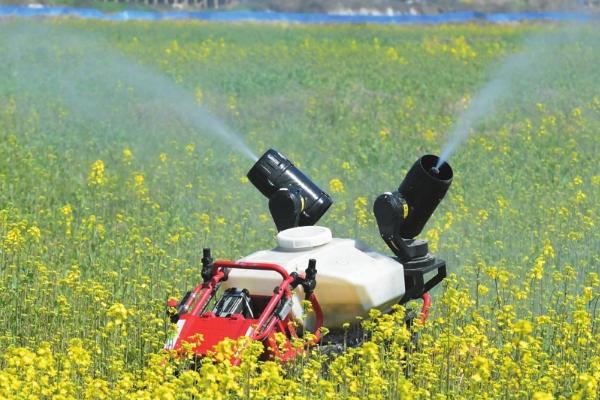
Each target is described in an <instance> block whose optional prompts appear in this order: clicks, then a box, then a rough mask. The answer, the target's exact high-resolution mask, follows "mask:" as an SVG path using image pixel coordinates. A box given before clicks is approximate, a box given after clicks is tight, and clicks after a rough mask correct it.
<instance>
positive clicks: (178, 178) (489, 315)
mask: <svg viewBox="0 0 600 400" xmlns="http://www.w3.org/2000/svg"><path fill="white" fill-rule="evenodd" d="M540 32H545V34H547V35H550V37H552V35H555V34H558V36H559V37H563V36H564V35H563V32H561V31H557V28H556V27H555V26H550V25H549V26H543V25H510V26H488V25H453V26H435V27H424V26H416V27H392V26H390V27H379V26H352V27H350V26H335V27H330V26H314V27H313V26H310V27H308V26H297V25H293V26H290V25H285V24H275V25H256V24H230V25H219V24H210V23H196V22H194V23H192V22H168V23H167V22H165V23H163V22H161V23H141V22H140V23H138V22H135V23H126V24H125V23H109V22H83V21H79V20H44V21H43V22H41V23H40V21H21V20H3V21H2V22H1V24H0V54H2V57H3V58H4V59H3V62H2V63H0V106H1V108H0V110H1V114H0V138H1V140H2V145H1V146H0V238H1V239H2V242H1V243H2V247H1V249H2V253H1V254H0V262H1V263H2V267H1V268H0V289H1V290H0V303H1V304H3V305H4V308H3V310H4V311H2V312H0V345H1V346H2V347H3V348H7V347H9V346H25V347H28V348H37V347H38V346H41V345H42V343H49V346H50V348H51V349H53V351H55V352H56V353H57V354H61V353H65V354H66V352H67V351H71V350H68V349H69V348H71V347H72V343H71V344H69V343H70V342H69V340H70V339H73V338H79V339H82V340H83V342H82V343H83V346H84V347H85V348H86V349H88V350H89V351H90V354H92V358H91V361H90V363H91V366H90V367H89V368H90V371H94V372H93V374H94V376H97V377H100V378H102V379H107V380H108V381H109V382H117V381H118V380H119V379H121V378H120V376H121V375H120V374H121V373H122V371H123V370H125V371H129V372H131V373H133V374H134V376H136V377H137V376H142V375H143V372H142V371H143V369H142V368H144V366H146V365H147V362H148V357H149V354H153V353H155V352H157V351H158V350H159V349H160V348H161V347H162V343H163V341H164V338H165V336H166V334H167V331H168V329H169V327H168V324H167V321H166V320H165V318H164V316H163V315H164V314H163V312H164V306H163V304H164V301H165V299H166V298H167V296H170V295H180V294H181V293H182V292H183V291H184V290H185V289H186V288H189V287H191V286H192V285H193V284H195V283H196V282H197V281H198V279H199V259H200V257H201V248H202V247H203V246H210V247H212V248H213V249H214V252H215V254H216V256H218V257H224V258H232V259H234V258H237V257H240V256H242V255H244V254H247V253H249V252H252V251H254V250H256V249H260V248H265V247H271V246H272V245H273V235H274V234H275V230H274V227H273V224H272V222H271V221H270V217H269V216H268V211H267V204H266V200H265V199H264V198H262V197H261V195H260V194H259V193H258V192H257V191H256V190H255V189H254V188H253V187H252V186H251V185H250V184H249V183H248V182H247V181H246V180H245V179H244V175H245V173H246V171H247V170H248V169H249V168H250V166H251V165H252V161H251V160H250V159H247V158H246V157H244V156H242V155H241V154H240V153H238V152H236V151H233V150H232V146H231V145H230V144H228V143H226V142H223V141H222V140H220V139H218V138H217V137H215V136H214V134H213V133H214V125H213V124H208V125H206V124H204V123H203V121H205V119H204V117H203V116H204V115H205V114H203V111H201V110H200V109H199V108H196V104H197V103H198V104H199V105H202V106H203V107H205V109H209V110H211V112H213V113H214V114H215V115H217V116H218V118H220V119H221V120H222V121H224V122H225V123H226V124H227V125H228V126H229V127H230V129H231V130H232V131H235V132H237V134H236V135H238V136H239V137H242V138H243V139H244V140H245V142H246V143H248V146H249V147H250V148H251V150H252V151H254V152H255V153H256V154H260V153H262V152H263V151H264V150H266V149H267V148H269V147H273V148H276V149H278V150H280V151H281V152H282V153H283V154H285V155H287V156H288V157H290V159H291V160H293V161H294V162H295V163H296V164H297V165H298V166H299V167H300V168H301V169H302V170H303V171H305V172H306V173H307V174H308V175H309V176H311V177H312V178H313V180H314V181H315V182H316V183H317V184H319V185H320V186H321V187H323V188H324V189H326V190H330V191H332V195H333V197H334V199H335V201H336V203H335V204H334V206H333V207H332V209H331V210H330V211H329V212H328V214H327V215H326V216H325V217H324V218H323V219H322V220H321V221H320V224H323V225H326V226H329V227H331V228H332V230H333V232H334V235H336V236H340V237H359V238H361V239H363V240H364V241H366V242H368V243H369V244H371V245H373V246H374V247H376V248H377V249H379V250H381V251H384V252H386V253H387V252H388V251H387V250H386V249H385V246H384V244H383V243H382V242H381V241H380V239H379V238H378V233H377V229H376V226H375V221H374V219H373V217H372V216H371V211H370V208H371V204H372V201H373V199H374V198H375V197H376V196H377V195H378V194H379V193H382V192H384V191H387V190H392V189H394V188H396V187H397V185H398V184H399V182H400V181H401V179H402V177H403V174H404V172H405V171H406V170H407V169H408V168H409V167H410V165H411V164H412V163H413V162H414V161H415V160H416V159H417V158H418V157H419V156H420V155H422V154H424V153H439V152H440V151H441V148H442V147H443V144H444V142H445V136H446V133H447V132H448V131H449V130H450V128H451V126H452V124H453V122H454V121H455V120H456V118H457V116H458V115H459V114H460V111H461V110H463V109H464V108H465V107H466V104H468V99H469V98H470V97H472V96H473V94H474V93H475V92H476V91H477V89H478V87H480V86H481V85H482V84H483V83H484V82H486V80H487V79H489V78H490V77H491V75H493V71H494V66H495V65H498V63H500V62H501V61H500V60H502V59H503V57H504V56H506V55H507V54H510V53H514V52H516V51H518V50H519V49H521V48H523V47H524V46H525V42H526V40H527V38H528V37H530V36H531V35H535V34H539V33H540ZM573 35H575V36H574V41H568V40H567V41H562V42H561V41H558V42H557V43H555V44H553V45H552V46H550V45H549V46H548V51H549V52H550V53H551V54H550V56H552V57H554V55H555V54H561V57H560V59H559V60H558V61H556V62H555V64H544V65H535V68H536V69H535V71H534V73H533V74H531V73H529V74H524V75H523V76H520V79H519V81H518V83H519V84H518V85H517V88H516V89H515V92H514V93H515V94H514V95H512V96H509V97H508V98H507V99H505V100H504V101H503V103H502V106H501V107H499V108H497V109H494V110H493V112H492V113H490V115H489V116H488V118H486V119H485V121H483V122H482V124H480V125H477V127H476V129H475V131H474V132H473V134H472V135H471V137H470V138H469V140H468V141H467V142H466V143H465V144H464V145H463V146H462V147H461V148H460V149H459V151H458V152H457V154H455V155H454V156H453V158H452V159H451V164H452V166H453V168H454V170H455V174H456V175H455V182H454V184H453V186H452V187H451V189H450V193H449V195H448V197H447V199H446V200H445V201H444V202H443V203H442V204H441V205H440V207H439V208H438V210H437V211H436V214H434V216H433V217H432V220H431V221H430V223H429V224H428V226H427V228H426V232H424V236H425V237H427V238H429V239H430V243H431V246H432V249H433V250H434V251H435V252H436V254H437V255H439V256H441V257H442V258H444V259H446V260H447V261H448V266H449V270H450V272H452V273H455V274H456V277H455V278H454V280H452V282H454V284H453V285H454V286H452V285H451V286H450V288H448V287H447V288H446V289H445V290H443V291H442V290H439V291H437V292H436V294H437V295H438V296H441V295H442V294H444V296H445V297H444V298H445V300H444V301H443V302H441V303H440V305H439V306H438V307H437V308H435V309H434V317H435V318H440V319H441V321H442V322H439V324H441V325H433V328H430V329H431V332H430V334H431V335H432V338H434V339H433V340H435V338H438V337H440V336H439V335H441V334H442V333H443V332H450V331H452V332H454V333H455V334H456V335H457V337H461V335H462V333H460V332H456V331H453V330H446V329H447V326H445V325H444V323H445V322H443V321H444V319H445V318H446V319H448V318H451V319H452V323H453V325H452V329H459V330H460V329H463V328H464V326H465V324H470V323H472V321H479V320H478V319H477V318H475V317H473V315H475V314H468V315H467V314H465V315H462V316H461V317H460V319H459V318H458V317H457V318H456V319H454V317H452V315H453V314H452V313H453V312H454V311H452V309H451V305H450V303H451V302H452V301H455V300H456V299H458V298H462V297H460V296H458V295H457V296H456V298H455V299H452V293H455V292H452V291H453V290H454V291H456V290H461V291H464V293H465V296H472V299H473V302H472V303H471V302H467V303H464V304H459V305H457V307H464V309H465V310H470V311H469V313H471V312H473V313H476V314H477V315H479V316H480V317H478V318H483V319H484V320H488V321H490V325H489V326H488V327H487V328H486V329H489V330H486V331H485V333H484V334H483V335H484V337H486V338H487V339H486V340H489V341H490V342H491V343H497V344H498V346H501V344H502V343H503V340H504V339H503V338H505V336H503V335H504V333H503V332H504V331H503V329H504V328H505V327H506V326H507V325H506V318H509V317H506V315H505V313H507V312H508V311H506V310H507V309H506V307H510V315H511V317H510V318H513V319H515V318H516V319H524V320H528V321H529V320H531V321H534V320H535V318H537V317H539V316H546V315H550V316H553V318H556V319H557V321H558V320H564V321H572V315H573V314H572V313H573V312H574V311H573V310H579V308H577V307H579V306H580V304H579V303H578V302H577V301H575V300H576V299H577V298H579V297H578V296H583V295H582V291H583V288H584V287H590V288H592V287H595V285H597V282H596V284H594V282H595V281H594V275H593V274H597V273H598V272H600V270H599V268H600V267H599V266H600V260H599V259H598V249H599V248H600V236H599V234H598V230H597V226H598V224H599V223H600V221H599V220H598V211H599V210H598V202H597V200H596V199H597V198H598V196H599V195H600V193H599V192H600V177H599V175H598V168H597V157H596V156H597V154H598V150H599V140H598V136H597V132H598V128H599V127H600V118H599V117H600V99H599V98H598V97H597V90H596V89H597V83H596V82H598V81H599V80H598V79H597V78H598V76H597V74H598V71H597V68H595V67H594V66H595V65H597V62H598V57H599V56H598V54H599V53H598V52H597V51H596V46H597V45H596V43H598V41H597V38H598V35H597V32H596V30H595V29H594V28H593V27H581V28H577V32H576V33H574V34H573ZM554 59H555V57H554ZM552 65H554V66H552ZM182 110H183V113H182V112H181V111H182ZM196 111H197V112H198V115H199V120H200V122H198V121H197V120H188V119H186V117H185V115H188V114H194V115H195V113H196ZM99 160H100V161H101V163H100V164H101V165H102V168H101V167H100V164H99V163H98V161H99ZM333 180H339V181H341V183H342V187H343V188H342V189H341V190H335V189H336V188H339V185H336V184H332V181H333ZM36 229H38V230H39V231H36ZM540 260H541V261H540ZM442 292H443V293H442ZM461 293H462V292H461ZM448 298H450V300H448ZM594 301H596V302H597V297H593V299H592V298H590V299H587V302H585V304H584V306H582V307H583V309H584V310H585V311H584V312H585V313H588V314H586V315H589V316H590V318H591V320H592V321H597V318H598V317H597V316H596V314H595V305H594V304H595V303H594ZM115 305H123V307H125V309H126V310H127V312H126V313H123V312H121V311H119V310H120V308H119V307H116V308H115ZM452 307H454V305H452ZM465 312H466V311H465ZM473 318H475V319H473ZM510 318H509V319H510ZM573 323H575V322H573ZM509 326H512V325H510V324H509ZM594 326H595V325H594ZM448 329H449V328H448ZM544 329H545V328H544ZM548 329H549V328H548ZM589 329H590V332H595V328H592V327H591V325H590V327H589ZM461 332H462V331H461ZM556 332H558V328H557V331H556ZM556 332H555V334H556ZM540 335H542V337H544V338H547V340H549V342H548V343H547V348H545V349H546V350H545V351H548V352H549V354H555V353H552V352H553V351H556V352H561V351H562V350H561V349H560V346H558V345H556V344H554V342H552V340H553V339H551V338H552V337H555V336H552V334H551V333H550V331H543V332H542V331H540ZM547 335H549V336H547ZM556 335H558V334H556ZM559 336H560V335H559ZM510 340H512V339H510ZM510 340H508V342H509V343H510ZM544 340H545V339H544ZM573 340H575V342H573V344H572V345H573V346H574V347H575V346H581V347H582V348H583V349H587V350H585V351H589V352H592V350H591V349H592V348H593V347H589V346H593V343H592V342H587V344H581V343H579V342H577V340H576V339H573ZM447 343H448V346H453V345H452V344H450V343H451V342H450V341H448V342H447ZM569 343H570V342H569ZM574 343H578V344H577V345H576V344H574ZM471 345H473V346H476V347H477V346H479V345H476V344H471ZM69 346H71V347H69ZM457 346H458V345H457ZM569 346H571V344H569ZM585 346H588V347H585ZM457 348H458V347H457ZM452 349H454V348H453V347H450V350H448V352H449V353H448V357H450V354H453V355H454V354H455V353H454V350H452ZM519 351H520V350H517V354H522V352H521V353H519ZM582 351H584V350H582ZM69 354H70V353H69ZM456 354H459V352H458V350H457V353H456ZM511 354H512V353H511ZM544 354H545V353H544ZM557 354H558V353H557ZM561 354H562V356H564V357H566V358H565V359H564V360H563V359H562V358H559V357H558V356H551V357H548V358H546V359H550V360H555V361H556V362H557V363H558V365H559V366H560V367H561V368H562V367H564V368H566V369H568V368H567V364H568V365H574V364H573V363H575V361H574V360H580V362H581V364H580V365H579V366H577V367H576V372H581V371H586V370H587V368H589V366H590V365H591V364H590V363H593V358H592V357H591V356H586V355H584V354H583V353H582V354H576V355H573V358H572V359H571V358H569V357H571V356H570V355H569V354H566V355H565V354H563V353H561ZM586 354H587V353H586ZM590 354H591V353H590ZM514 357H515V358H514V359H515V360H516V361H515V362H518V360H519V357H520V356H514ZM434 358H435V357H434V356H431V359H432V360H433V359H434ZM509 358H510V357H509ZM563 361H564V362H563ZM7 362H8V361H5V363H7ZM469 362H470V361H468V362H467V361H465V365H470V364H469ZM459 364H460V365H462V364H461V363H459ZM440 368H441V366H440ZM574 368H575V367H574ZM532 370H535V368H534V367H532ZM560 371H562V370H560ZM569 371H570V370H569ZM538 372H539V373H540V374H541V373H543V371H538ZM140 374H141V375H140ZM448 374H450V373H449V372H448ZM564 374H566V375H564V379H565V382H568V384H571V383H570V382H576V383H577V382H579V380H578V379H579V378H577V376H578V375H577V374H576V373H575V372H573V373H572V374H571V375H568V374H567V373H566V372H565V373H564ZM85 376H86V375H85V374H83V375H81V377H79V378H77V379H78V380H77V379H76V381H77V382H79V384H80V385H83V384H84V382H86V381H85V379H86V378H84V377H85ZM296 376H300V375H296ZM433 376H435V374H434V375H433ZM388 378H389V377H388ZM388 378H386V379H388ZM74 379H75V378H74ZM140 379H141V378H140ZM294 379H295V378H294ZM427 379H429V378H427ZM439 379H440V380H439V382H438V381H436V380H435V379H434V378H433V377H432V378H431V379H430V382H433V383H431V384H432V385H433V386H434V387H432V388H431V389H430V390H431V392H430V394H432V393H433V394H435V393H437V392H442V391H443V390H442V389H444V388H445V389H444V390H446V393H448V391H449V390H456V391H457V392H456V393H461V392H462V391H463V390H466V387H465V386H464V384H463V381H462V378H461V375H460V374H459V375H456V376H454V375H452V380H451V379H450V375H448V377H447V379H443V376H442V375H440V377H439ZM490 379H493V378H490ZM515 379H517V378H515ZM532 379H533V378H532ZM435 382H437V383H435ZM88 383H89V382H88ZM436 385H437V386H436ZM566 385H567V384H566ZM573 385H575V383H573ZM78 387H79V386H78ZM81 387H84V386H81ZM344 387H345V386H344ZM348 387H349V386H348ZM535 387H538V386H531V387H530V388H529V389H527V388H524V389H523V390H525V392H524V393H525V394H524V396H525V395H526V394H527V393H529V394H531V393H532V391H533V390H534V389H535ZM565 387H566V388H568V387H570V386H568V385H567V386H565ZM342 389H343V387H342ZM342 389H340V390H342ZM346 389H347V387H346ZM346 389H343V390H346ZM558 389H560V388H557V390H558ZM81 390H83V389H81ZM382 390H383V389H382ZM565 390H566V391H565V393H571V392H569V391H570V390H571V389H565ZM575 390H576V389H572V391H573V393H574V391H575ZM344 393H346V394H347V393H348V392H344ZM390 396H391V395H390ZM425 397H426V396H425Z"/></svg>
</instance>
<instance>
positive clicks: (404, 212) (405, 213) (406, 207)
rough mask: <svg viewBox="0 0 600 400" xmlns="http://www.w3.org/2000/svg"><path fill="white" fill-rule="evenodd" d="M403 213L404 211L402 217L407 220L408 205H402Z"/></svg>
mask: <svg viewBox="0 0 600 400" xmlns="http://www.w3.org/2000/svg"><path fill="white" fill-rule="evenodd" d="M402 211H403V215H402V217H403V218H404V219H406V217H408V204H406V203H403V204H402Z"/></svg>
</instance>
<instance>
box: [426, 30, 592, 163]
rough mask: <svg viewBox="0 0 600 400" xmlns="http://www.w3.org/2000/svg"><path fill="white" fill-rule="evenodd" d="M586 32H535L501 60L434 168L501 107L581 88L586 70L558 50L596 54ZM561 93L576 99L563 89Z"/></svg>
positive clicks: (458, 122)
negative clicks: (568, 86) (569, 85)
mask: <svg viewBox="0 0 600 400" xmlns="http://www.w3.org/2000/svg"><path fill="white" fill-rule="evenodd" d="M590 29H593V28H592V27H590V26H589V25H583V24H582V25H563V26H557V27H553V28H550V30H546V31H542V32H537V33H535V34H532V35H531V36H529V37H527V38H526V40H525V41H524V44H523V45H522V47H521V49H520V50H519V51H518V52H516V53H514V54H511V55H508V56H506V57H505V58H504V59H503V60H501V61H500V63H499V64H498V66H497V67H495V68H494V69H492V71H491V74H490V76H491V78H490V79H489V80H488V81H487V82H486V83H485V84H484V85H483V86H482V87H481V88H480V89H479V90H478V91H477V92H476V93H475V95H473V97H472V98H471V100H470V102H469V105H468V106H467V108H466V109H465V110H464V111H463V112H462V113H461V114H460V115H459V117H458V119H457V121H456V122H455V123H454V125H453V126H452V128H451V130H450V132H449V134H448V135H447V141H446V144H445V146H444V147H443V150H442V152H441V155H440V158H439V161H438V163H437V165H436V168H439V167H440V166H441V165H442V164H443V163H444V162H445V161H447V160H448V159H449V158H450V156H451V155H452V154H453V153H454V152H455V151H456V150H457V149H458V147H459V146H460V145H461V144H462V143H463V142H464V141H465V140H466V139H467V137H468V136H469V134H470V133H472V132H473V130H474V129H476V128H477V125H478V124H479V123H481V122H482V121H484V120H485V119H487V118H489V117H493V116H494V114H498V113H499V111H500V109H502V108H504V107H505V106H508V107H513V108H514V107H518V106H519V105H523V104H525V103H526V102H530V103H531V102H532V101H544V100H545V99H544V98H543V96H544V93H548V92H551V91H552V90H553V88H554V86H555V85H556V82H564V81H565V80H566V81H573V80H579V81H581V82H577V83H578V84H581V83H583V80H585V79H588V78H589V76H590V74H587V76H586V75H585V72H586V71H585V70H586V69H588V67H590V66H588V65H577V63H578V61H577V60H574V59H570V58H569V57H568V56H565V54H571V53H570V52H565V51H562V49H564V48H565V47H568V46H588V47H589V48H590V49H596V50H599V49H598V47H599V44H598V43H596V42H595V41H593V39H592V38H591V37H590V36H587V35H586V33H590V31H589V30H590ZM571 58H573V57H572V56H571ZM574 65H575V66H576V67H575V68H574ZM568 74H569V75H568ZM574 86H577V85H574ZM593 86H595V85H593ZM562 91H563V92H565V93H568V95H569V96H572V97H576V96H577V93H570V92H569V91H564V88H563V90H562ZM535 96H538V98H537V99H534V97H535Z"/></svg>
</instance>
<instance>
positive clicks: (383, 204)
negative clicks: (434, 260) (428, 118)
mask: <svg viewBox="0 0 600 400" xmlns="http://www.w3.org/2000/svg"><path fill="white" fill-rule="evenodd" d="M438 162H439V158H438V157H437V156H434V155H430V154H429V155H425V156H423V157H421V158H419V159H418V160H417V161H416V162H415V163H414V164H413V166H412V167H411V169H410V170H409V171H408V173H407V174H406V177H405V178H404V180H403V181H402V183H401V184H400V186H399V187H398V190H396V191H394V192H386V193H384V194H382V195H380V196H379V197H377V199H376V200H375V203H374V205H373V212H374V214H375V218H376V220H377V225H378V227H379V232H380V234H381V237H382V238H383V240H384V241H385V242H386V243H387V245H388V246H389V247H390V249H391V250H392V251H393V252H394V253H395V254H396V255H397V256H398V257H399V258H400V260H401V261H402V262H407V261H411V260H412V259H414V258H416V257H423V256H425V255H426V254H427V243H426V242H424V241H422V240H413V239H414V238H415V237H416V236H417V235H419V234H420V233H421V231H422V230H423V227H424V226H425V224H426V223H427V221H428V220H429V218H430V217H431V214H433V212H434V211H435V209H436V207H437V206H438V204H439V203H440V201H442V199H443V198H444V196H445V195H446V192H447V191H448V188H449V187H450V184H451V183H452V176H453V172H452V168H451V167H450V165H449V164H448V163H446V162H444V163H442V164H441V165H440V166H438V165H437V164H438Z"/></svg>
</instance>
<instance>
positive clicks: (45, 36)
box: [0, 21, 258, 161]
mask: <svg viewBox="0 0 600 400" xmlns="http://www.w3.org/2000/svg"><path fill="white" fill-rule="evenodd" d="M2 31H5V32H3V33H5V35H3V36H4V38H3V40H4V41H6V43H7V51H4V52H2V53H1V54H0V60H1V61H2V62H3V63H4V64H5V65H9V66H10V67H9V69H10V71H11V73H12V74H13V75H14V78H16V79H15V81H17V82H18V85H19V87H20V91H22V92H24V93H28V94H29V95H31V96H33V97H34V98H35V97H36V96H37V97H39V98H44V97H45V96H47V95H48V94H52V95H53V96H57V97H59V98H60V101H61V102H63V103H64V105H65V106H66V107H67V109H68V111H69V113H70V114H71V115H74V116H77V117H83V118H85V119H87V120H90V121H106V124H107V125H110V126H111V128H113V129H115V130H121V131H125V132H127V131H141V132H142V133H145V134H146V135H147V140H148V141H149V140H151V133H150V132H160V131H162V132H165V131H167V132H168V131H171V130H173V131H177V130H178V131H182V132H195V133H196V134H207V135H210V136H212V137H214V138H217V139H218V140H220V141H221V142H223V143H224V144H226V145H228V146H229V147H230V148H231V149H233V150H235V151H237V152H239V153H240V154H242V155H244V156H245V157H247V158H249V159H250V160H252V161H256V160H258V157H257V156H256V155H255V154H254V153H253V152H252V150H251V149H250V148H249V147H248V146H247V145H246V144H245V143H244V140H243V139H242V137H241V136H240V135H239V134H236V133H235V132H234V131H232V130H231V129H230V128H229V127H227V126H226V125H225V123H224V122H223V121H221V120H220V119H219V118H218V117H217V116H216V115H215V114H213V113H211V112H210V111H209V110H208V109H206V108H205V107H202V106H201V105H199V104H198V102H197V101H196V98H195V96H194V94H193V93H191V92H189V91H188V90H186V89H185V88H183V87H180V86H179V85H177V84H175V82H174V81H173V80H172V79H170V78H169V77H168V76H166V75H164V74H162V73H160V72H158V71H156V70H154V69H152V68H150V67H148V66H145V65H142V64H140V63H138V62H136V61H135V60H133V59H131V58H130V57H128V56H127V55H125V54H124V53H122V52H120V51H118V50H115V49H114V46H112V45H111V44H110V43H108V42H107V41H106V40H104V38H102V37H101V36H99V35H97V34H92V33H89V32H81V31H76V32H74V31H71V30H70V29H69V28H67V27H62V26H60V25H56V24H51V23H46V22H42V23H39V21H37V23H31V21H20V22H17V23H15V24H11V26H7V27H5V28H4V29H2Z"/></svg>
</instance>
